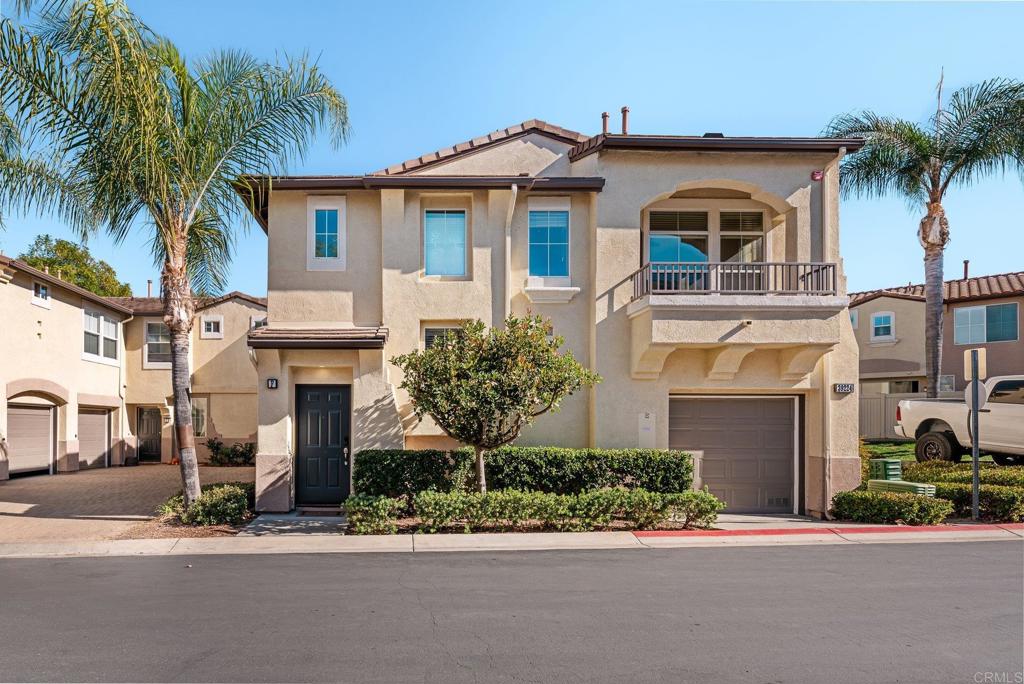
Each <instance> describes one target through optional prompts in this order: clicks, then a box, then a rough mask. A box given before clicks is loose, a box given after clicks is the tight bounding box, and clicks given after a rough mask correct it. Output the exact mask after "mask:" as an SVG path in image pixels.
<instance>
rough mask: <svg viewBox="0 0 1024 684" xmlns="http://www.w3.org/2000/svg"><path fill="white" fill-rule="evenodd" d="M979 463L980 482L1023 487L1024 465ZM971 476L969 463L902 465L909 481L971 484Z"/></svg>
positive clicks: (904, 475)
mask: <svg viewBox="0 0 1024 684" xmlns="http://www.w3.org/2000/svg"><path fill="white" fill-rule="evenodd" d="M980 465H981V468H980V469H979V470H978V479H979V480H980V482H981V484H990V485H1001V486H1003V487H1021V488H1024V466H997V465H994V464H992V463H982V464H980ZM972 478H973V474H972V471H971V464H970V463H948V462H946V461H929V462H928V463H909V464H905V465H904V466H903V479H904V480H907V481H909V482H928V483H932V484H935V483H939V482H959V483H964V484H971V480H972Z"/></svg>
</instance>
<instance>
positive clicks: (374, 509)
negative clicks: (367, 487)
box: [345, 494, 405, 534]
mask: <svg viewBox="0 0 1024 684" xmlns="http://www.w3.org/2000/svg"><path fill="white" fill-rule="evenodd" d="M404 506H405V504H404V502H403V501H402V500H401V499H394V498H391V497H388V496H367V495H365V494H355V495H353V496H350V497H348V498H347V499H345V516H346V517H347V518H348V527H349V530H350V531H351V532H352V533H353V534H395V533H396V532H398V525H397V524H396V520H397V518H398V514H399V513H400V512H401V511H402V509H403V508H404Z"/></svg>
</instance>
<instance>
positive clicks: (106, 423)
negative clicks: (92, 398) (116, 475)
mask: <svg viewBox="0 0 1024 684" xmlns="http://www.w3.org/2000/svg"><path fill="white" fill-rule="evenodd" d="M109 452H110V411H107V410H106V409H81V410H79V412H78V467H79V468H105V467H107V454H108V453H109Z"/></svg>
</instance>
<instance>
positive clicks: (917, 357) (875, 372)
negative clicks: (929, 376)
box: [852, 297, 924, 389]
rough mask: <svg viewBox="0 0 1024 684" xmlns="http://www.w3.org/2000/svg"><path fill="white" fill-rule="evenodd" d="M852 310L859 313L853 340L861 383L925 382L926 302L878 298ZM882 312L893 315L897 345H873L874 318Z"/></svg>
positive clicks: (890, 342) (885, 343)
mask: <svg viewBox="0 0 1024 684" xmlns="http://www.w3.org/2000/svg"><path fill="white" fill-rule="evenodd" d="M852 310H853V311H856V312H858V313H857V319H858V320H857V328H856V330H854V336H855V338H856V340H857V346H858V347H859V348H860V378H861V380H862V381H871V380H883V379H907V380H923V379H924V302H922V301H916V300H910V299H902V298H899V297H878V298H877V299H872V300H870V301H867V302H864V303H863V304H860V305H859V306H856V307H854V308H853V309H852ZM882 312H890V313H892V314H893V315H894V324H895V333H896V339H895V341H874V342H872V341H871V316H872V314H876V313H882ZM922 389H923V387H922Z"/></svg>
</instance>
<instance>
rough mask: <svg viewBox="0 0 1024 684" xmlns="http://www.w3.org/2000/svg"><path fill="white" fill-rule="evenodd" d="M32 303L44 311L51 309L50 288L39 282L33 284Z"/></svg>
mask: <svg viewBox="0 0 1024 684" xmlns="http://www.w3.org/2000/svg"><path fill="white" fill-rule="evenodd" d="M32 303H33V304H35V305H36V306H41V307H43V308H44V309H49V308H50V286H49V285H47V284H46V283H41V282H39V281H33V282H32Z"/></svg>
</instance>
